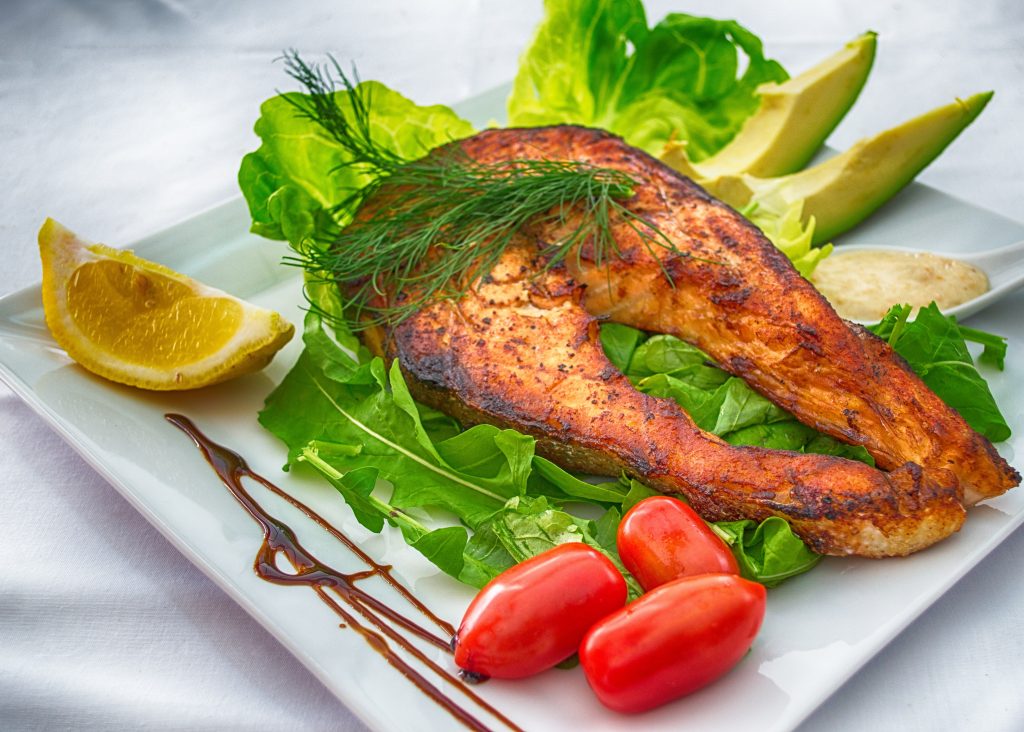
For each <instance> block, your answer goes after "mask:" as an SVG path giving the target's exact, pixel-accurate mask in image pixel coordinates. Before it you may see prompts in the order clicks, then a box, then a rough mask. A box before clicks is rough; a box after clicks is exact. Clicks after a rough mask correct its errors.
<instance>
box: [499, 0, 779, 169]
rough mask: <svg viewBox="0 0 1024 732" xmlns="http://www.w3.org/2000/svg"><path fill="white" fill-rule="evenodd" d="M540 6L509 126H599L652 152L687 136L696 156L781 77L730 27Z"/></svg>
mask: <svg viewBox="0 0 1024 732" xmlns="http://www.w3.org/2000/svg"><path fill="white" fill-rule="evenodd" d="M544 7H545V16H544V19H543V20H542V21H541V24H540V26H539V27H538V29H537V32H536V35H535V37H534V39H533V42H532V43H531V45H530V47H529V48H528V49H527V50H526V52H525V53H524V54H523V56H522V58H521V59H520V64H519V71H518V73H517V75H516V79H515V82H514V85H513V88H512V93H511V95H510V96H509V100H508V117H509V124H510V125H513V126H539V125H548V124H562V123H574V124H582V125H589V126H593V127H603V128H605V129H608V130H611V131H612V132H615V133H617V134H619V135H622V136H623V137H624V138H625V139H626V141H627V142H629V143H630V144H632V145H635V146H637V147H640V148H642V149H644V150H647V151H648V152H650V153H653V154H658V153H660V152H661V150H662V148H663V147H664V145H665V143H666V142H667V141H668V140H670V139H676V140H686V141H687V143H688V146H687V151H688V153H689V154H690V156H691V158H692V159H694V160H700V159H703V158H705V157H707V156H709V155H711V154H713V153H715V152H717V151H718V150H719V149H721V148H722V147H723V146H724V145H725V144H726V143H727V142H728V141H729V140H730V139H732V137H733V136H734V135H735V134H736V133H737V132H738V131H739V129H740V127H741V126H742V124H743V121H744V120H745V119H746V118H747V117H748V116H750V115H751V114H752V113H753V112H754V111H755V110H756V109H757V107H758V105H759V104H760V98H759V97H758V95H757V93H756V89H757V86H758V85H759V84H761V83H763V82H766V81H784V80H785V79H786V78H788V75H787V74H786V72H785V70H784V69H783V68H782V67H781V66H780V65H779V64H778V63H776V62H775V61H771V60H768V59H766V58H765V56H764V52H763V49H762V46H761V41H760V40H759V39H758V38H757V37H756V36H755V35H753V34H752V33H751V32H750V31H748V30H747V29H745V28H744V27H743V26H741V25H739V24H738V23H736V22H735V21H731V20H713V19H711V18H698V17H694V16H690V15H683V14H680V13H672V14H670V15H667V16H666V17H665V18H664V19H663V20H662V21H661V22H660V23H658V24H657V25H656V26H654V27H653V28H650V29H649V28H648V27H647V18H646V16H645V14H644V8H643V4H642V3H641V2H640V1H639V0H623V1H622V2H606V0H547V2H545V5H544ZM741 56H742V61H741ZM744 64H745V68H744V70H743V71H742V73H740V69H741V68H742V67H743V66H744Z"/></svg>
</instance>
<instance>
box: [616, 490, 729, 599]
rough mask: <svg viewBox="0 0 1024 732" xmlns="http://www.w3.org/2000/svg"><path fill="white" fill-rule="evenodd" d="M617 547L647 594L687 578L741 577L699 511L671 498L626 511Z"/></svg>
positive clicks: (655, 499) (649, 500)
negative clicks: (702, 575) (709, 574)
mask: <svg viewBox="0 0 1024 732" xmlns="http://www.w3.org/2000/svg"><path fill="white" fill-rule="evenodd" d="M617 543H618V547H619V557H620V558H621V559H622V563H623V564H624V565H626V569H628V570H629V572H630V574H632V575H633V576H634V577H636V579H637V581H638V582H639V583H640V584H641V585H642V586H643V588H644V589H645V590H648V591H650V590H653V589H654V588H655V587H658V586H659V585H663V584H665V583H666V582H671V581H672V580H674V579H679V578H680V577H687V576H689V575H695V574H708V573H711V572H725V573H726V574H739V573H740V568H739V565H737V564H736V558H735V557H734V556H733V555H732V552H731V551H730V550H729V547H728V546H727V545H726V543H725V542H724V541H722V540H721V539H719V538H718V537H717V536H715V533H714V532H713V531H712V530H711V529H710V528H709V527H708V525H707V524H706V523H704V521H703V519H701V517H700V516H698V515H697V512H696V511H694V510H693V509H692V508H690V507H689V506H687V505H686V504H685V503H683V502H682V501H680V500H677V499H675V498H669V497H668V496H653V497H651V498H645V499H644V500H642V501H640V502H639V503H638V504H636V505H635V506H633V508H631V509H630V510H629V511H627V512H626V515H625V516H624V517H623V518H622V523H620V524H619V533H618V539H617Z"/></svg>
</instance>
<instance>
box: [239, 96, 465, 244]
mask: <svg viewBox="0 0 1024 732" xmlns="http://www.w3.org/2000/svg"><path fill="white" fill-rule="evenodd" d="M357 93H361V94H364V95H368V99H369V103H368V106H369V107H370V110H371V134H372V138H373V140H374V141H375V142H376V143H377V144H378V145H380V146H382V147H385V148H387V149H389V150H391V151H393V152H396V153H398V154H400V155H401V156H402V157H404V158H407V159H414V158H418V157H422V156H423V155H425V154H426V153H427V152H428V151H430V150H431V149H433V148H435V147H437V146H438V145H443V144H445V143H447V142H451V141H452V140H456V139H460V138H463V137H468V136H469V135H472V134H473V133H474V132H475V130H474V128H473V126H472V125H471V124H470V123H469V122H467V121H466V120H464V119H462V118H461V117H459V116H458V115H457V114H455V112H453V111H452V110H451V109H449V108H448V107H445V106H441V105H435V106H428V107H423V106H419V105H417V104H416V103H414V102H412V101H410V100H409V99H407V98H406V97H404V96H402V95H401V94H399V93H398V92H396V91H394V90H392V89H389V88H388V87H386V86H384V85H383V84H380V83H378V82H375V81H367V82H363V83H361V84H360V85H359V86H358V87H357ZM334 94H335V96H336V97H337V99H338V103H339V106H340V107H341V109H342V110H343V111H345V112H347V113H349V114H351V104H350V103H349V93H348V92H346V91H337V92H334ZM300 97H302V95H301V94H298V93H289V94H282V95H278V96H275V97H273V98H271V99H268V100H267V101H265V102H264V103H263V105H262V106H261V107H260V117H259V119H258V120H257V121H256V126H255V131H256V134H257V135H258V136H259V138H260V141H261V144H260V147H259V149H257V150H256V151H255V152H252V153H249V154H248V155H246V156H245V157H244V158H243V159H242V165H241V168H240V169H239V171H238V185H239V187H240V188H241V189H242V194H243V195H244V196H245V200H246V203H248V204H249V211H250V213H251V215H252V231H253V233H255V234H259V235H260V236H264V237H266V238H268V239H281V240H285V241H288V242H289V243H291V245H292V246H293V247H295V248H297V249H298V248H301V247H304V246H307V245H308V243H309V242H310V241H311V240H312V241H315V240H317V239H320V238H324V237H326V236H330V233H331V232H332V231H334V230H335V229H336V227H337V225H338V224H342V223H345V222H340V221H336V220H335V217H334V214H333V213H332V209H333V207H334V206H336V205H337V204H339V203H340V202H341V201H343V200H344V199H345V198H346V197H347V196H348V195H349V194H350V193H351V192H352V191H353V190H356V189H358V188H361V187H362V186H364V185H366V184H367V183H368V182H369V177H368V176H367V174H366V173H365V172H363V171H361V170H360V169H358V168H356V167H353V166H348V165H346V163H348V162H349V160H350V159H349V157H348V156H347V154H346V153H345V151H344V150H343V149H342V147H341V146H340V145H339V144H338V143H337V142H336V141H335V140H333V139H332V138H331V136H330V135H329V134H328V133H327V132H325V131H324V129H323V128H322V127H321V126H320V125H319V124H317V123H316V122H314V121H313V120H311V119H309V118H308V117H305V116H303V115H302V114H301V113H300V112H299V110H298V109H297V108H296V106H295V104H294V102H295V101H296V100H297V99H298V98H300Z"/></svg>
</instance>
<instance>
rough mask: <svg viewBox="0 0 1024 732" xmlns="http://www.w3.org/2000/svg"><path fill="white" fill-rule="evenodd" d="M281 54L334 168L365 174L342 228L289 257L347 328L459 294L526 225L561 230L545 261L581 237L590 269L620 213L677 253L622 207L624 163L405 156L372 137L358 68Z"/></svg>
mask: <svg viewBox="0 0 1024 732" xmlns="http://www.w3.org/2000/svg"><path fill="white" fill-rule="evenodd" d="M285 62H286V69H287V71H288V73H289V74H290V75H291V76H292V77H293V78H294V79H295V80H297V81H298V82H299V83H300V84H301V85H302V86H303V87H304V88H305V90H306V94H304V95H286V96H285V98H286V99H287V100H288V101H289V102H290V103H291V104H292V105H294V106H295V107H296V109H297V111H298V114H300V115H302V116H304V117H306V118H308V119H310V120H312V121H314V122H316V123H317V124H318V125H319V126H320V127H321V128H322V129H323V130H324V132H325V133H326V134H328V135H329V136H330V137H331V139H332V140H334V141H335V142H336V143H337V144H338V145H339V146H340V147H341V148H342V149H343V150H344V151H345V154H346V156H347V158H346V160H345V162H344V163H342V166H352V167H355V168H356V169H358V171H359V172H360V173H364V174H366V175H367V176H368V178H369V182H368V183H367V184H366V185H364V186H362V187H359V188H354V189H352V190H351V191H349V192H348V194H347V195H346V196H345V197H344V199H343V200H342V201H340V202H339V203H338V204H337V205H335V206H334V207H333V208H332V209H331V213H332V215H333V216H334V219H335V220H336V221H337V222H338V224H339V230H338V231H337V232H332V235H331V237H330V238H329V240H328V241H324V242H318V243H317V245H314V246H307V247H302V248H301V249H300V250H298V251H297V256H296V257H293V258H291V259H289V260H287V261H289V262H290V263H292V264H297V265H299V266H302V267H304V268H305V269H306V270H307V272H309V274H310V277H312V278H323V279H324V280H326V281H329V282H332V283H335V284H337V285H339V289H340V293H341V297H342V302H343V305H344V312H345V320H346V321H347V323H348V324H349V326H350V327H352V328H354V329H360V328H365V327H369V326H373V325H380V324H384V323H390V324H397V323H398V322H401V321H402V320H404V319H405V318H407V317H409V316H410V315H412V314H413V313H415V312H416V311H417V310H418V309H420V308H421V307H423V306H424V305H425V304H426V303H429V302H432V301H436V300H443V299H456V298H459V297H462V296H463V295H464V294H465V293H466V292H467V291H468V290H469V289H470V288H471V287H472V285H473V283H474V281H475V280H476V279H477V278H478V277H480V276H481V275H485V274H487V273H489V272H490V271H491V270H492V269H493V268H494V266H495V265H496V264H497V263H498V261H499V259H500V258H501V256H502V254H503V253H504V252H505V251H506V250H507V248H508V247H509V246H510V245H511V244H512V242H513V241H514V240H515V237H516V235H517V233H518V232H520V231H521V230H522V228H523V227H524V226H525V225H527V224H549V223H550V224H553V225H554V226H553V227H552V229H553V230H556V231H560V232H562V234H561V237H560V240H559V241H558V242H556V243H554V244H553V245H552V246H550V247H549V248H548V249H547V250H546V251H545V255H546V259H545V262H546V264H545V266H546V267H552V266H555V265H557V264H558V263H560V262H561V261H563V260H564V259H565V257H567V256H569V255H570V253H574V254H575V256H576V257H577V258H578V259H579V258H581V251H582V249H583V246H582V245H583V244H584V243H587V244H588V245H589V246H588V256H589V257H591V258H592V259H593V261H594V263H595V264H596V265H597V266H602V265H603V264H604V263H605V262H607V261H608V259H609V258H611V257H617V256H619V255H620V251H619V247H618V245H617V243H616V242H615V239H614V237H613V235H612V227H613V225H614V224H615V223H616V222H625V223H626V224H627V225H628V226H630V227H632V228H633V230H634V231H636V232H637V233H638V234H639V235H640V236H641V238H642V239H643V241H644V242H645V244H646V246H647V247H648V249H649V250H651V251H652V253H653V249H654V248H655V247H660V248H668V249H672V250H673V251H677V250H676V249H675V246H674V245H673V244H672V242H671V241H670V240H669V239H668V238H667V237H665V235H664V234H663V233H662V232H660V230H658V229H657V227H655V226H654V225H653V224H651V223H649V222H647V221H646V220H643V219H642V218H640V217H639V216H637V215H636V214H634V213H632V212H631V211H629V210H628V209H627V208H626V207H625V206H624V205H623V201H624V200H626V199H628V198H629V197H631V196H632V195H633V187H634V186H635V185H636V184H637V181H635V180H634V179H633V178H631V177H630V176H629V175H627V174H626V173H623V172H622V171H618V170H614V169H611V168H602V167H598V166H594V165H590V164H587V163H583V162H578V161H562V160H545V159H511V160H505V161H499V162H480V161H477V160H474V159H473V158H471V157H470V156H469V155H468V154H466V153H465V151H464V150H463V149H462V148H461V147H460V146H459V145H458V144H457V143H455V142H453V143H452V144H448V145H444V146H442V147H440V148H436V149H434V150H433V151H430V150H427V149H424V150H423V153H424V154H423V156H422V157H420V158H417V159H413V160H409V159H406V158H403V157H401V156H400V155H398V154H397V153H395V152H394V151H393V150H391V149H389V148H388V147H387V146H385V145H383V144H380V143H378V142H377V141H376V140H374V137H373V128H372V98H371V93H370V90H369V88H368V87H367V86H366V85H363V84H360V83H359V81H358V77H357V76H356V74H355V73H354V72H353V79H354V82H353V79H350V78H349V76H348V75H347V74H346V73H345V72H344V70H343V69H342V68H341V67H340V65H339V64H338V63H337V61H336V60H334V59H333V58H332V59H331V64H330V65H329V66H317V65H309V64H307V63H305V62H304V61H303V60H302V59H301V58H299V56H298V54H297V53H295V52H294V51H292V52H289V53H288V54H286V55H285ZM339 86H340V88H341V89H343V90H344V92H345V93H344V94H340V93H336V92H338V91H339ZM656 259H659V258H657V257H656ZM663 272H664V273H665V276H666V277H667V278H668V279H669V281H670V282H671V278H670V277H669V276H668V273H667V272H665V271H664V269H663Z"/></svg>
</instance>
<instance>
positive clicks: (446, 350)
mask: <svg viewBox="0 0 1024 732" xmlns="http://www.w3.org/2000/svg"><path fill="white" fill-rule="evenodd" d="M537 257H538V254H537V249H536V247H535V246H533V245H529V244H524V245H523V246H521V247H518V248H516V249H515V250H511V251H509V252H507V253H506V255H505V257H503V259H502V261H501V263H500V264H499V266H498V268H497V269H496V270H495V271H494V272H492V274H491V277H489V278H487V280H488V281H487V283H481V284H480V285H479V286H478V287H477V288H476V289H475V290H474V291H473V292H471V293H470V294H468V295H466V296H465V297H463V298H462V299H461V300H459V301H458V302H439V303H435V304H433V305H430V306H428V307H426V308H424V309H423V310H421V311H420V312H418V313H417V314H416V315H414V316H413V317H412V318H410V319H408V320H406V321H405V322H403V323H401V324H400V325H399V326H398V327H397V328H395V329H394V330H393V331H392V332H391V334H390V338H389V339H388V344H389V346H388V347H389V353H390V355H391V356H393V357H396V358H398V359H399V361H400V363H401V365H402V369H403V372H404V374H405V376H406V379H407V382H408V384H409V386H410V390H411V391H412V393H413V395H414V396H415V397H416V398H417V399H418V400H420V401H422V402H423V403H425V404H428V405H430V406H433V407H435V408H437V409H441V410H443V411H445V412H447V413H449V414H451V415H453V416H455V417H456V418H457V419H459V420H460V421H461V422H462V423H463V424H467V425H469V424H476V423H481V422H486V423H490V424H496V425H498V426H501V427H510V428H514V429H517V430H519V431H522V432H525V433H527V434H530V435H532V436H534V437H536V438H537V440H538V443H537V449H538V452H539V453H540V454H542V455H545V456H546V457H549V458H550V459H552V460H554V461H555V462H557V463H559V464H561V465H563V466H564V467H566V468H569V469H574V470H578V471H582V472H586V473H592V474H602V475H612V476H615V475H619V474H620V473H621V472H626V473H627V474H629V475H632V476H635V477H637V478H639V479H640V480H643V481H645V482H646V483H647V484H649V485H651V486H652V487H654V488H656V489H658V490H661V491H664V492H668V493H675V494H678V495H681V496H683V497H684V498H686V499H687V500H688V501H689V502H690V503H691V504H692V505H693V506H694V508H695V509H696V510H697V511H698V512H699V513H700V514H701V515H702V516H704V517H705V518H707V519H709V520H733V519H740V518H752V519H755V520H762V519H764V518H767V517H768V516H781V517H783V518H785V519H786V520H787V521H789V522H790V524H791V525H792V526H793V528H794V530H795V531H796V532H797V533H798V534H799V535H800V536H801V537H802V538H803V539H804V540H805V541H807V542H808V544H809V545H810V546H811V547H813V548H814V549H815V550H816V551H818V552H821V553H826V554H837V555H846V554H856V555H861V556H869V557H882V556H895V555H904V554H908V553H911V552H913V551H917V550H919V549H921V548H923V547H925V546H927V545H929V544H931V543H934V542H935V541H938V540H939V539H942V538H944V537H945V536H948V535H949V534H951V533H953V532H955V531H956V530H957V529H958V528H959V527H960V525H961V524H962V522H963V519H964V514H965V512H964V509H963V506H962V504H961V495H960V492H959V490H958V487H957V483H956V480H955V479H954V478H953V477H952V476H951V475H946V476H944V478H945V480H944V481H941V482H935V481H933V480H931V478H930V477H929V476H925V475H924V474H923V473H922V471H921V470H920V468H919V467H917V466H916V465H906V466H901V467H899V468H897V469H896V470H894V471H892V472H890V473H888V474H886V473H883V472H881V471H878V470H875V469H874V468H871V467H870V466H868V465H865V464H863V463H858V462H854V461H850V460H845V459H841V458H837V457H832V456H826V455H813V454H803V453H792V452H784V451H776V450H766V449H762V448H754V447H736V446H732V445H729V444H728V443H725V442H724V441H723V440H721V439H719V438H718V437H715V436H714V435H711V434H708V433H706V432H703V431H702V430H700V429H699V428H698V427H697V426H696V425H695V424H694V423H693V421H692V420H691V419H690V417H689V416H688V415H687V414H686V412H685V411H684V410H683V409H682V408H681V407H679V405H678V404H676V403H675V402H674V401H672V400H670V399H661V398H656V397H652V396H650V395H647V394H643V393H641V392H639V391H637V390H636V389H635V388H634V387H633V385H632V384H630V383H629V381H628V379H626V377H625V376H623V375H622V374H621V373H620V372H619V371H618V370H617V369H616V368H615V367H614V366H613V365H612V364H611V363H610V362H609V361H608V359H607V357H606V356H605V354H604V351H603V349H602V347H601V344H600V340H599V336H598V329H597V326H598V321H597V320H596V319H595V318H594V317H593V316H591V315H589V314H588V313H587V312H586V311H585V310H584V309H583V308H582V307H581V305H580V303H579V297H580V294H581V293H580V291H579V288H578V285H577V283H575V282H574V281H573V280H572V278H571V277H569V276H568V274H567V273H566V272H565V271H564V270H559V269H554V270H550V271H548V272H544V273H543V274H541V275H535V273H536V272H538V271H539V270H540V269H541V266H540V263H539V262H538V261H537ZM524 272H525V273H526V274H523V273H524Z"/></svg>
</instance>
